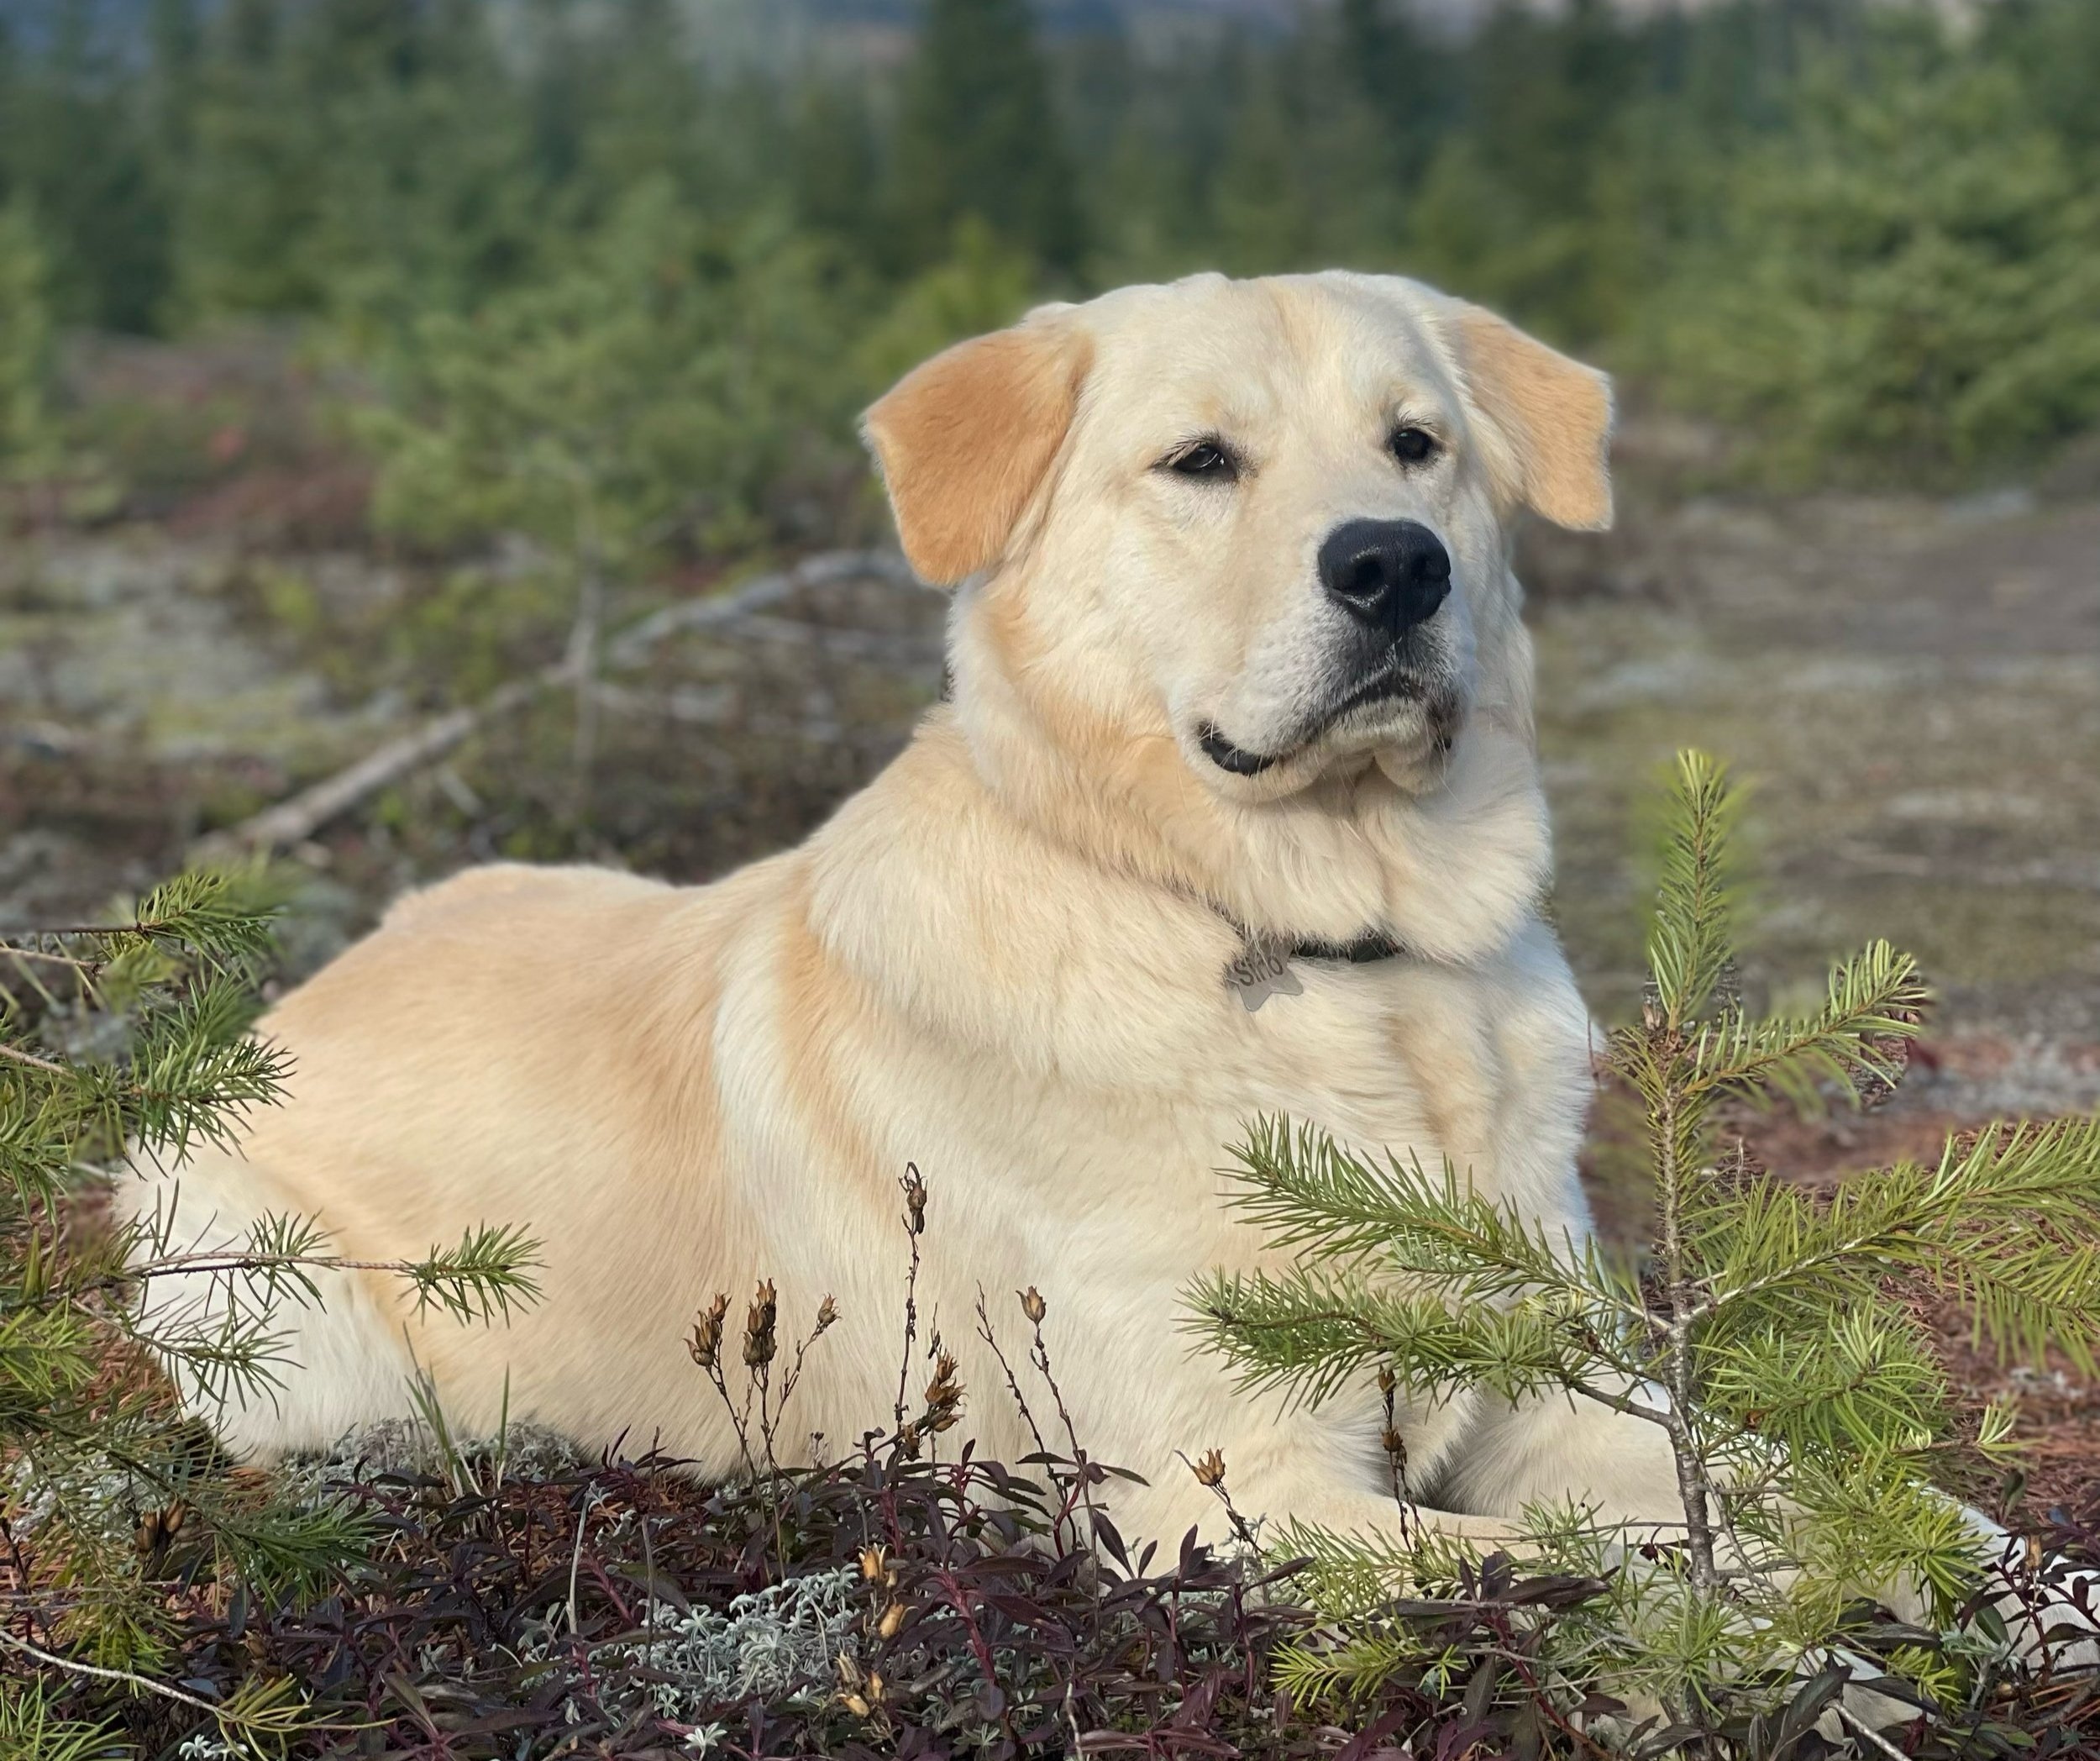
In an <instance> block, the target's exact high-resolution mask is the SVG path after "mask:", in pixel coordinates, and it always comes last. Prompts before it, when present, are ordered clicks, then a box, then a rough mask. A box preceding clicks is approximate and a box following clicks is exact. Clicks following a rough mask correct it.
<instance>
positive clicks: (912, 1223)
mask: <svg viewBox="0 0 2100 1761" xmlns="http://www.w3.org/2000/svg"><path fill="white" fill-rule="evenodd" d="M902 1184H903V1186H904V1210H905V1227H906V1228H908V1229H909V1230H911V1233H913V1234H914V1235H923V1234H925V1233H926V1181H925V1180H924V1178H923V1177H922V1176H921V1175H920V1173H919V1164H917V1163H916V1162H906V1164H904V1180H903V1182H902Z"/></svg>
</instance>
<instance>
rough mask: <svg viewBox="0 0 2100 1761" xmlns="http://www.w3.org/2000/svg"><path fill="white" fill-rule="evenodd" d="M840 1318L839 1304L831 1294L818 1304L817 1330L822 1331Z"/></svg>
mask: <svg viewBox="0 0 2100 1761" xmlns="http://www.w3.org/2000/svg"><path fill="white" fill-rule="evenodd" d="M837 1319H838V1305H837V1303H836V1302H834V1301H832V1299H831V1298H830V1297H829V1296H827V1297H825V1299H824V1300H823V1301H822V1302H820V1303H818V1304H817V1305H816V1330H817V1332H819V1333H822V1332H824V1331H825V1330H826V1329H827V1327H830V1326H831V1325H832V1322H835V1321H836V1320H837Z"/></svg>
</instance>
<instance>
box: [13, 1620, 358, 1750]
mask: <svg viewBox="0 0 2100 1761" xmlns="http://www.w3.org/2000/svg"><path fill="white" fill-rule="evenodd" d="M0 1645H5V1646H7V1647H8V1649H9V1650H12V1651H18V1652H20V1653H22V1654H23V1655H24V1657H28V1658H34V1659H35V1660H36V1661H37V1662H38V1663H40V1664H45V1665H46V1666H47V1667H49V1668H50V1669H63V1670H65V1671H66V1673H67V1674H71V1675H81V1676H86V1677H87V1678H88V1679H89V1680H92V1681H113V1682H118V1683H120V1684H122V1685H123V1686H125V1687H127V1688H129V1689H131V1690H134V1692H137V1693H141V1694H154V1695H159V1696H160V1698H161V1699H163V1700H172V1701H176V1703H177V1704H178V1705H181V1706H190V1707H192V1708H194V1709H195V1710H196V1711H200V1712H208V1713H209V1714H210V1715H211V1716H213V1718H214V1719H216V1720H217V1721H218V1722H219V1723H220V1724H222V1725H226V1724H232V1725H238V1726H239V1727H242V1728H243V1729H244V1730H260V1731H268V1732H271V1733H273V1734H276V1735H282V1734H283V1728H282V1727H281V1726H279V1725H276V1724H273V1723H271V1722H270V1721H269V1720H267V1719H263V1718H253V1717H250V1716H248V1714H246V1713H244V1712H239V1711H234V1710H233V1709H232V1708H231V1707H228V1706H215V1705H213V1703H212V1702H211V1701H208V1700H200V1699H199V1698H198V1697H197V1695H194V1694H185V1693H184V1692H183V1691H182V1690H181V1689H180V1688H171V1687H170V1686H169V1685H167V1684H166V1683H165V1682H160V1681H155V1680H153V1678H152V1677H151V1676H150V1675H134V1674H133V1673H132V1672H131V1671H130V1670H129V1669H105V1668H103V1667H102V1664H84V1663H81V1661H80V1660H79V1659H78V1658H71V1657H60V1655H59V1654H58V1653H56V1652H54V1651H46V1650H45V1648H43V1647H42V1646H41V1645H34V1644H32V1643H29V1640H28V1639H25V1638H17V1637H15V1636H14V1635H13V1633H12V1632H8V1630H7V1629H6V1628H5V1627H0ZM306 1728H307V1729H311V1730H337V1731H376V1730H383V1729H385V1728H386V1727H385V1725H384V1724H383V1723H365V1724H327V1725H311V1726H307V1727H306Z"/></svg>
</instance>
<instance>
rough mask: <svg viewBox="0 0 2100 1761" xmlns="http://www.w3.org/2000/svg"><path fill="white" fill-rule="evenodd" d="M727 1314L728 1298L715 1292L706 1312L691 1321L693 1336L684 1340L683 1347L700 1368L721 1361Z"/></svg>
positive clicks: (710, 1367) (711, 1365)
mask: <svg viewBox="0 0 2100 1761" xmlns="http://www.w3.org/2000/svg"><path fill="white" fill-rule="evenodd" d="M728 1314H729V1298H728V1297H727V1296H726V1295H723V1294H720V1293H717V1296H716V1297H715V1300H714V1301H712V1302H711V1303H710V1304H708V1306H707V1312H706V1313H705V1314H704V1315H702V1316H701V1317H700V1318H699V1319H698V1320H697V1321H696V1322H694V1323H693V1336H692V1338H690V1339H688V1340H687V1341H686V1342H685V1349H686V1350H687V1351H688V1352H689V1353H690V1354H692V1359H693V1361H694V1362H695V1363H696V1364H699V1365H700V1367H701V1369H713V1368H714V1367H715V1365H716V1364H718V1363H720V1362H721V1361H722V1323H723V1322H724V1321H726V1320H727V1317H728Z"/></svg>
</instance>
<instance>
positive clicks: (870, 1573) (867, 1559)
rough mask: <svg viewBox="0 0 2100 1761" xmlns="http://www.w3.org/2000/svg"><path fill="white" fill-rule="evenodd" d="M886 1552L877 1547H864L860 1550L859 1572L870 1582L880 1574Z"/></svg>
mask: <svg viewBox="0 0 2100 1761" xmlns="http://www.w3.org/2000/svg"><path fill="white" fill-rule="evenodd" d="M887 1557H888V1556H887V1554H885V1552H884V1550H883V1549H882V1548H879V1547H864V1548H861V1550H860V1574H861V1576H862V1577H864V1578H865V1579H866V1580H868V1581H869V1583H870V1584H872V1583H874V1580H876V1579H877V1578H879V1577H880V1576H881V1575H882V1568H883V1562H884V1560H885V1559H886V1558H887Z"/></svg>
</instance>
